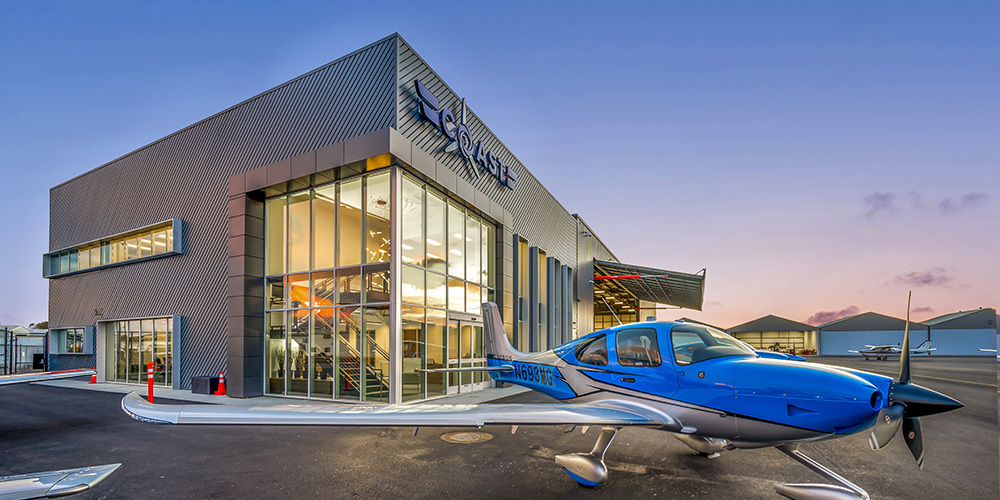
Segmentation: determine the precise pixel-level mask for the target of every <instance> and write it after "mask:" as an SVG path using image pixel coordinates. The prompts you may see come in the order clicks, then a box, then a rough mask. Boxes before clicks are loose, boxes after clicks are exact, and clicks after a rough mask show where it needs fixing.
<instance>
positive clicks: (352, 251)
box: [337, 179, 362, 266]
mask: <svg viewBox="0 0 1000 500" xmlns="http://www.w3.org/2000/svg"><path fill="white" fill-rule="evenodd" d="M338 186H339V187H340V194H339V195H338V196H339V197H340V198H339V200H340V205H339V206H338V207H337V208H338V211H337V244H338V245H337V246H338V253H337V265H340V266H350V265H354V264H360V263H361V231H362V230H361V223H362V220H361V179H353V180H349V181H346V182H342V183H340V184H338Z"/></svg>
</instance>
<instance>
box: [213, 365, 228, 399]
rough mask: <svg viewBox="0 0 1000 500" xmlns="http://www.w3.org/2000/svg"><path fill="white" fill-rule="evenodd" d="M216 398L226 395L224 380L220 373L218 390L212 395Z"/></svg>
mask: <svg viewBox="0 0 1000 500" xmlns="http://www.w3.org/2000/svg"><path fill="white" fill-rule="evenodd" d="M214 394H215V395H216V396H225V395H226V378H225V377H223V376H222V372H221V371H220V372H219V390H217V391H215V393H214Z"/></svg>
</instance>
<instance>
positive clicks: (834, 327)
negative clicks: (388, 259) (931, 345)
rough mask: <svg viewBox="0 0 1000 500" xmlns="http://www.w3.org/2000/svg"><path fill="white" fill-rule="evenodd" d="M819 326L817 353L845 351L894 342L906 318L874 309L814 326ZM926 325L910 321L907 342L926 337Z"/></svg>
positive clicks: (827, 353)
mask: <svg viewBox="0 0 1000 500" xmlns="http://www.w3.org/2000/svg"><path fill="white" fill-rule="evenodd" d="M816 328H817V329H818V330H819V353H820V354H823V355H849V354H854V353H851V352H849V351H850V350H855V351H856V350H858V349H864V347H865V346H866V345H896V344H899V343H901V342H902V341H903V331H904V330H905V329H906V320H904V319H899V318H894V317H892V316H886V315H884V314H879V313H877V312H865V313H861V314H855V315H854V316H848V317H846V318H840V319H838V320H835V321H831V322H829V323H825V324H822V325H819V326H818V327H816ZM927 332H928V330H927V325H924V324H923V323H917V322H915V321H910V343H911V344H913V345H914V347H915V346H917V345H919V344H920V343H921V342H923V341H924V340H927Z"/></svg>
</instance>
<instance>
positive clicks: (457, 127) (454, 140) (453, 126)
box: [413, 80, 517, 189]
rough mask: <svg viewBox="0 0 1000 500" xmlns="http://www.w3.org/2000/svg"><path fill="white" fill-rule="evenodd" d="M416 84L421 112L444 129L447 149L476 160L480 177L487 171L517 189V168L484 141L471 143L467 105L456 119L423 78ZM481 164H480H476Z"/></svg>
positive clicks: (473, 160)
mask: <svg viewBox="0 0 1000 500" xmlns="http://www.w3.org/2000/svg"><path fill="white" fill-rule="evenodd" d="M413 85H414V86H415V87H416V89H417V97H418V98H419V99H420V115H421V116H423V117H424V120H427V121H429V122H431V123H432V124H434V126H435V127H437V128H438V129H439V130H440V131H441V133H443V134H444V135H445V137H447V138H448V139H450V140H451V142H450V143H449V144H448V145H447V146H446V147H445V149H444V150H445V151H449V152H450V151H457V152H458V154H459V156H461V157H462V159H464V160H465V161H467V162H470V163H472V164H473V168H472V171H473V172H474V173H475V174H476V177H479V176H480V175H481V174H482V173H484V172H488V173H489V174H490V175H491V176H493V177H495V178H496V179H497V181H498V182H500V185H502V186H507V187H508V188H510V189H514V187H515V186H517V172H514V171H513V170H511V168H510V167H509V166H507V165H505V164H504V162H503V161H502V160H501V159H500V158H499V157H498V156H497V155H495V154H493V152H492V151H487V150H486V147H485V146H483V141H476V143H475V144H473V143H472V134H471V133H470V132H469V127H468V126H466V125H465V109H464V104H463V109H462V113H461V116H460V117H459V118H460V121H459V122H456V121H455V114H454V113H452V112H451V110H450V109H448V108H443V109H442V108H441V104H440V102H439V101H438V98H437V97H436V96H434V94H432V93H431V91H430V90H427V87H425V86H424V84H422V83H420V80H414V81H413ZM476 166H478V168H476Z"/></svg>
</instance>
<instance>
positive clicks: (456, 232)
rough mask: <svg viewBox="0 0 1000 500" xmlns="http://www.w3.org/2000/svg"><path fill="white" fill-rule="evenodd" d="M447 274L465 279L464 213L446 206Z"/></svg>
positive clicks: (454, 207) (459, 209)
mask: <svg viewBox="0 0 1000 500" xmlns="http://www.w3.org/2000/svg"><path fill="white" fill-rule="evenodd" d="M448 274H449V275H451V276H457V277H459V278H465V212H464V211H463V210H462V209H461V208H458V207H456V206H455V205H452V204H450V203H449V204H448Z"/></svg>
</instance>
